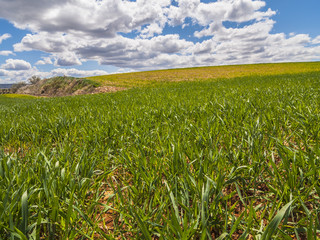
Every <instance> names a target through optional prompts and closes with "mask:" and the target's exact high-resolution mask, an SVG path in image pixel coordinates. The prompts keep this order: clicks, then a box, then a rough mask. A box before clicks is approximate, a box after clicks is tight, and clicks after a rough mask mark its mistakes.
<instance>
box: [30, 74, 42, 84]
mask: <svg viewBox="0 0 320 240" xmlns="http://www.w3.org/2000/svg"><path fill="white" fill-rule="evenodd" d="M28 81H29V82H30V83H31V84H37V83H38V82H40V81H41V78H40V77H39V76H36V75H33V76H32V77H30V78H29V79H28Z"/></svg>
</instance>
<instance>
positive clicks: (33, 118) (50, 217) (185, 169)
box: [0, 63, 320, 240]
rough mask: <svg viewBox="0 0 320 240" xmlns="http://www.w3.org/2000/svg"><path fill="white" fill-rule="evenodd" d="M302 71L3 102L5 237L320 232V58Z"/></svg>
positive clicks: (0, 167)
mask: <svg viewBox="0 0 320 240" xmlns="http://www.w3.org/2000/svg"><path fill="white" fill-rule="evenodd" d="M289 65H290V64H289ZM302 65H304V67H301V68H300V70H299V69H298V68H297V65H294V64H293V65H292V66H295V67H292V66H291V70H292V72H293V73H292V74H289V67H288V66H287V65H285V64H284V65H283V69H285V70H283V69H282V70H281V65H278V66H277V68H278V69H280V70H279V71H278V72H275V73H274V74H269V75H268V74H267V73H265V74H260V76H259V74H257V73H258V70H254V71H256V72H257V73H256V74H251V73H250V74H248V75H245V76H243V75H241V74H243V73H236V72H235V73H230V74H231V75H232V77H229V78H228V77H226V76H225V75H223V74H222V75H223V76H222V75H221V76H220V77H219V78H215V77H212V75H211V77H208V78H205V77H201V79H202V80H203V81H183V80H185V79H181V81H178V80H177V81H175V80H173V82H170V83H166V84H160V83H158V82H157V84H153V83H154V81H157V80H152V79H151V80H150V86H151V85H152V86H153V87H140V88H132V89H129V90H126V91H121V92H116V93H109V94H96V95H84V96H72V97H60V98H26V99H20V98H8V97H6V96H0V239H11V240H14V239H34V240H38V239H148V240H149V239H181V240H182V239H183V240H187V239H219V240H221V239H256V240H258V239H259V240H266V239H319V237H320V199H319V197H320V183H319V175H320V167H319V166H320V124H319V122H320V69H318V68H319V66H320V64H319V63H310V64H302ZM302 65H301V66H302ZM262 66H264V65H262ZM267 66H268V65H267ZM269 66H271V65H269ZM251 67H252V66H251ZM230 68H232V67H230ZM248 68H250V67H248ZM305 69H308V70H305ZM175 71H185V72H184V74H186V70H175ZM175 71H174V70H172V73H174V72H175ZM193 71H198V72H200V69H194V70H193ZM221 71H225V73H227V72H228V70H223V69H222V68H221ZM243 71H245V70H243ZM261 71H262V70H261ZM263 71H266V70H263ZM270 71H271V70H270ZM167 72H169V71H167ZM266 72H267V71H266ZM225 73H224V74H225ZM140 74H143V73H140ZM148 74H151V72H149V73H148ZM153 74H154V76H156V75H157V73H156V72H155V73H153ZM233 74H234V75H233ZM277 74H280V75H277ZM195 75H196V74H195ZM200 75H201V74H200ZM118 76H121V78H122V75H118ZM128 76H129V75H128ZM130 76H133V77H132V78H135V76H136V75H135V74H133V75H130ZM189 76H192V74H190V75H189ZM203 76H205V73H203ZM168 78H169V76H168ZM199 78H200V77H199ZM100 79H102V78H100ZM135 79H138V78H135ZM139 79H140V80H136V82H134V80H133V83H132V85H130V86H133V85H134V86H142V85H143V84H142V83H141V81H144V82H146V81H148V80H146V79H144V80H141V79H142V78H139ZM101 81H106V80H101ZM126 81H129V80H124V77H123V79H122V80H121V79H120V80H119V85H122V86H124V82H126ZM164 81H165V82H166V80H164ZM129 82H130V81H129ZM139 84H140V85H139ZM145 85H148V84H145ZM127 86H128V85H127Z"/></svg>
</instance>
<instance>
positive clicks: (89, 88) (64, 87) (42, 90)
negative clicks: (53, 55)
mask: <svg viewBox="0 0 320 240" xmlns="http://www.w3.org/2000/svg"><path fill="white" fill-rule="evenodd" d="M12 90H13V92H14V93H17V94H28V95H34V96H47V97H54V96H71V95H81V94H92V93H103V92H115V91H120V90H124V89H123V88H118V87H108V86H101V85H100V84H99V83H97V82H94V81H92V80H88V79H84V78H74V77H66V76H64V77H54V78H48V79H42V80H39V81H37V82H35V83H33V84H28V85H25V84H24V85H23V84H20V86H13V88H12Z"/></svg>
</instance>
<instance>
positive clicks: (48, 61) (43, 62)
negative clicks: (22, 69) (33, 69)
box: [35, 57, 53, 65]
mask: <svg viewBox="0 0 320 240" xmlns="http://www.w3.org/2000/svg"><path fill="white" fill-rule="evenodd" d="M46 64H53V62H52V60H51V58H50V57H43V58H42V60H39V61H37V62H36V63H35V65H46Z"/></svg>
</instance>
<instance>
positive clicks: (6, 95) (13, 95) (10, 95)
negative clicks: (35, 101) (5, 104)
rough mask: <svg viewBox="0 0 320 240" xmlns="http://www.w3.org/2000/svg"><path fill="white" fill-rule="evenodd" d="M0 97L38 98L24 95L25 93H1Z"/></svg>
mask: <svg viewBox="0 0 320 240" xmlns="http://www.w3.org/2000/svg"><path fill="white" fill-rule="evenodd" d="M0 97H4V98H24V99H31V98H38V97H35V96H31V95H25V94H3V95H1V96H0Z"/></svg>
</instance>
